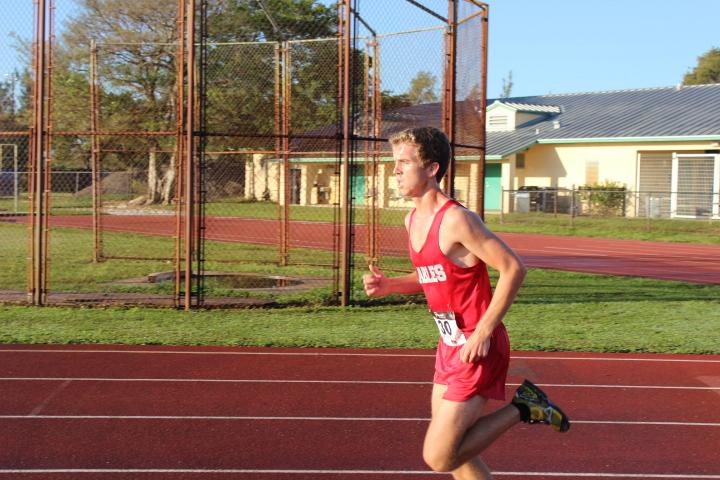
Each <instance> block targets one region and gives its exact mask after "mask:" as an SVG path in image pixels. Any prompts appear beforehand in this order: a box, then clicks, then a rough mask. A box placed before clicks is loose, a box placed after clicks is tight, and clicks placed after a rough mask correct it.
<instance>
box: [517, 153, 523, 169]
mask: <svg viewBox="0 0 720 480" xmlns="http://www.w3.org/2000/svg"><path fill="white" fill-rule="evenodd" d="M515 168H525V154H524V153H518V154H517V155H515Z"/></svg>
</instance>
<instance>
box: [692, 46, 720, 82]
mask: <svg viewBox="0 0 720 480" xmlns="http://www.w3.org/2000/svg"><path fill="white" fill-rule="evenodd" d="M708 83H720V48H717V47H714V48H711V49H710V50H708V51H707V52H705V53H704V54H703V55H701V56H699V57H698V63H697V65H696V66H695V68H693V69H692V70H691V71H689V72H688V73H686V74H685V77H684V78H683V85H704V84H708Z"/></svg>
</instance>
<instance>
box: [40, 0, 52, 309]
mask: <svg viewBox="0 0 720 480" xmlns="http://www.w3.org/2000/svg"><path fill="white" fill-rule="evenodd" d="M48 6H49V10H48V23H47V24H48V43H47V53H46V55H47V80H46V81H47V86H46V92H45V95H46V106H45V131H46V134H45V165H44V171H45V189H44V192H43V195H44V197H45V200H44V202H43V206H44V207H45V212H44V215H43V220H44V221H43V224H42V235H43V249H44V250H43V252H42V258H43V270H44V271H45V274H44V275H43V284H42V291H43V296H44V299H43V302H46V301H47V294H48V292H49V288H48V285H49V281H50V267H49V262H50V255H49V247H50V238H49V237H50V224H49V222H50V207H51V194H52V160H53V159H52V144H53V129H54V127H53V104H54V99H53V77H54V68H55V66H54V59H53V48H54V46H55V0H50V3H49V4H48Z"/></svg>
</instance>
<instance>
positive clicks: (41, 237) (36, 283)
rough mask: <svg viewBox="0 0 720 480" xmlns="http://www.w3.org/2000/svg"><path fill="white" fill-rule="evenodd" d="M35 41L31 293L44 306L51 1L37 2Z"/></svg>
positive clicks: (29, 286) (34, 302) (33, 301)
mask: <svg viewBox="0 0 720 480" xmlns="http://www.w3.org/2000/svg"><path fill="white" fill-rule="evenodd" d="M35 8H36V11H35V41H34V47H35V48H34V51H33V67H34V68H33V70H34V82H33V96H32V100H33V117H32V127H31V129H32V134H33V135H32V137H31V143H32V145H33V148H32V157H31V164H32V176H31V183H32V187H31V188H30V192H31V199H30V204H31V205H30V231H31V237H32V241H31V248H30V264H31V268H30V278H29V285H28V293H29V295H30V300H31V301H32V303H33V305H44V304H45V300H46V293H47V292H46V285H47V273H48V272H47V262H46V258H47V227H48V225H47V213H48V212H47V204H46V193H47V192H46V188H47V184H46V180H47V174H46V173H47V172H46V167H47V166H46V164H45V161H46V159H47V157H46V153H47V152H46V149H45V147H46V137H47V135H48V132H47V130H46V128H47V123H46V121H47V116H46V109H45V100H46V84H47V82H48V78H47V77H48V75H47V74H48V72H47V63H46V62H47V53H48V52H47V48H46V47H47V41H46V40H47V39H46V36H47V35H46V32H47V30H46V28H47V17H46V13H47V3H46V0H37V1H36V3H35Z"/></svg>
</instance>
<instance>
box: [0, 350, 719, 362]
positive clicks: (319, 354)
mask: <svg viewBox="0 0 720 480" xmlns="http://www.w3.org/2000/svg"><path fill="white" fill-rule="evenodd" d="M2 353H129V354H144V355H248V356H253V355H267V356H301V357H389V358H392V357H410V358H413V357H414V358H435V354H434V353H427V354H422V353H351V352H226V351H218V352H212V351H194V350H75V349H10V348H8V349H3V348H0V354H2ZM510 358H511V359H512V360H573V361H587V360H590V361H611V362H674V363H720V359H704V358H633V357H573V356H567V357H559V356H538V355H511V356H510Z"/></svg>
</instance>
